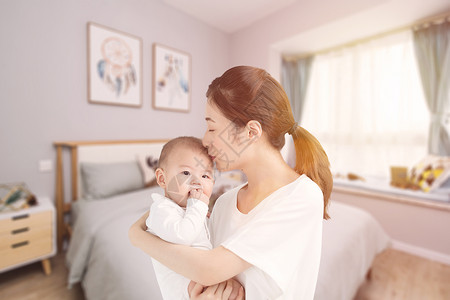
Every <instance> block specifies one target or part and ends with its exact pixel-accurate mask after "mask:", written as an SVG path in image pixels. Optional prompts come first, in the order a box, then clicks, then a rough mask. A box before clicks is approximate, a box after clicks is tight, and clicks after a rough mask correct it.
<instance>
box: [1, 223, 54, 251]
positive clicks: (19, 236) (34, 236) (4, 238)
mask: <svg viewBox="0 0 450 300" xmlns="http://www.w3.org/2000/svg"><path fill="white" fill-rule="evenodd" d="M51 236H52V227H51V226H50V224H48V225H47V226H33V227H28V226H27V227H22V228H19V229H15V230H13V231H11V232H10V233H9V234H8V233H5V234H2V235H0V251H2V250H5V249H9V248H11V247H13V245H16V244H20V243H22V242H24V241H29V242H36V241H39V240H42V239H48V238H49V237H51Z"/></svg>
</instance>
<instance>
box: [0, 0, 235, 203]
mask: <svg viewBox="0 0 450 300" xmlns="http://www.w3.org/2000/svg"><path fill="white" fill-rule="evenodd" d="M89 21H92V22H96V23H99V24H102V25H105V26H108V27H111V28H115V29H118V30H121V31H124V32H127V33H130V34H133V35H136V36H139V37H141V38H142V40H143V66H142V68H143V105H142V107H141V108H129V107H118V106H110V105H99V104H89V103H88V101H87V77H86V76H87V75H86V74H87V70H86V65H87V63H86V23H87V22H89ZM0 39H1V43H0V53H1V55H0V91H1V100H0V144H1V147H0V183H5V182H17V181H24V182H26V184H27V185H28V186H29V187H30V189H31V190H32V191H33V193H35V194H36V195H46V196H50V197H53V196H54V181H55V173H54V171H53V172H48V173H40V172H39V171H38V162H39V160H43V159H51V160H52V161H53V167H54V166H55V158H54V157H55V152H54V149H53V146H52V142H53V141H67V140H103V139H152V138H155V139H156V138H170V137H174V136H178V135H195V136H201V135H202V134H203V130H204V128H205V124H204V120H203V113H204V101H205V96H204V95H205V92H206V88H207V86H208V84H209V83H210V82H211V81H212V79H214V78H215V77H217V76H219V75H220V74H222V73H223V71H224V70H225V69H226V68H227V67H228V60H229V58H228V56H229V50H228V47H229V37H228V36H227V35H226V34H224V33H222V32H220V31H218V30H216V29H213V28H212V27H209V26H207V25H205V24H203V23H201V22H199V21H196V20H194V19H192V18H191V17H188V16H187V15H185V14H183V13H181V12H179V11H177V10H175V9H173V8H171V7H169V6H166V5H165V4H163V3H162V2H161V1H158V0H126V1H125V0H122V1H119V0H70V1H69V0H39V1H26V0H2V1H1V2H0ZM154 42H158V43H160V44H164V45H167V46H171V47H174V48H177V49H180V50H183V51H185V52H188V53H190V54H191V56H192V105H191V112H190V113H177V112H166V111H155V110H153V109H152V108H151V95H152V91H151V79H152V78H151V77H152V59H151V57H152V56H151V55H152V53H151V52H152V44H153V43H154Z"/></svg>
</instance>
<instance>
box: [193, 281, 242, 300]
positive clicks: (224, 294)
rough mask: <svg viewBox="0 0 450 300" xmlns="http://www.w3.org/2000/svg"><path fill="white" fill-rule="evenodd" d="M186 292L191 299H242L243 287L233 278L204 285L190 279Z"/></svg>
mask: <svg viewBox="0 0 450 300" xmlns="http://www.w3.org/2000/svg"><path fill="white" fill-rule="evenodd" d="M188 292H189V296H190V299H191V300H201V299H216V300H244V299H245V293H244V288H243V287H242V285H241V284H240V283H239V281H237V280H235V279H228V280H227V281H224V282H221V283H219V284H215V285H211V286H208V287H205V286H203V285H201V284H200V283H196V282H194V281H191V282H190V283H189V287H188Z"/></svg>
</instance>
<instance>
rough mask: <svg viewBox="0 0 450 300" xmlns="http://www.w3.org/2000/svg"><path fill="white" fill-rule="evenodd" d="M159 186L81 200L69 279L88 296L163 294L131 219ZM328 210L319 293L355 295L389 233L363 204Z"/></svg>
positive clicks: (345, 299) (342, 297)
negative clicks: (131, 234) (134, 237)
mask: <svg viewBox="0 0 450 300" xmlns="http://www.w3.org/2000/svg"><path fill="white" fill-rule="evenodd" d="M155 191H159V192H162V190H161V189H160V188H151V189H145V190H140V191H136V192H133V193H128V194H124V195H120V196H116V197H112V198H109V199H105V200H96V201H79V202H78V203H77V205H76V206H77V208H76V211H77V215H78V216H77V221H76V222H75V225H74V233H73V236H72V239H71V242H70V245H69V249H68V252H67V265H68V267H69V268H70V273H69V278H68V281H69V285H70V284H74V283H76V282H79V281H82V286H83V289H84V291H85V294H86V297H87V299H95V300H97V299H98V300H102V299H108V300H115V299H117V300H119V299H120V300H122V299H152V300H153V299H154V300H159V299H162V297H161V294H160V292H159V288H158V285H157V282H156V277H155V274H154V271H153V266H152V262H151V259H150V257H148V256H147V255H146V254H144V253H143V252H142V251H141V250H139V249H137V248H134V247H133V246H132V245H131V244H130V242H129V240H128V229H129V227H130V225H131V224H132V223H133V222H134V221H135V220H137V219H138V218H139V217H140V216H141V215H142V214H144V213H145V211H146V210H147V209H148V208H149V206H150V201H151V197H150V194H151V193H152V192H155ZM330 215H331V220H328V221H324V227H323V247H322V260H321V265H320V270H319V279H318V283H317V288H316V295H315V299H316V300H325V299H327V300H329V299H333V300H351V299H352V298H353V296H354V295H355V293H356V291H357V289H358V287H359V285H360V284H361V283H362V282H363V280H364V278H365V275H366V273H367V271H368V270H369V268H370V266H371V263H372V261H373V259H374V257H375V256H376V254H377V253H379V252H381V251H382V250H383V249H385V248H386V247H387V246H388V245H389V238H388V236H387V235H386V234H385V233H384V231H383V229H382V228H381V227H380V225H379V224H378V223H377V222H376V220H375V219H374V218H373V217H371V216H370V215H369V214H368V213H367V212H365V211H363V210H361V209H359V208H355V207H351V206H348V205H345V204H340V203H338V202H333V201H332V202H331V205H330ZM249 300H254V299H249ZM255 300H258V299H255Z"/></svg>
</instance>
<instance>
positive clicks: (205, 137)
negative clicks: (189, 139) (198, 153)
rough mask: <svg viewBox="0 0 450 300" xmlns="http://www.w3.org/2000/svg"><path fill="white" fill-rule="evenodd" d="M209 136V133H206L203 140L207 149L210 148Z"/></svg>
mask: <svg viewBox="0 0 450 300" xmlns="http://www.w3.org/2000/svg"><path fill="white" fill-rule="evenodd" d="M207 135H208V131H206V132H205V134H204V135H203V139H202V144H203V147H205V148H208V146H209V139H208V137H207Z"/></svg>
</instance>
